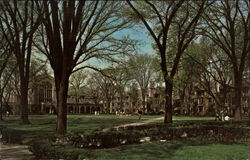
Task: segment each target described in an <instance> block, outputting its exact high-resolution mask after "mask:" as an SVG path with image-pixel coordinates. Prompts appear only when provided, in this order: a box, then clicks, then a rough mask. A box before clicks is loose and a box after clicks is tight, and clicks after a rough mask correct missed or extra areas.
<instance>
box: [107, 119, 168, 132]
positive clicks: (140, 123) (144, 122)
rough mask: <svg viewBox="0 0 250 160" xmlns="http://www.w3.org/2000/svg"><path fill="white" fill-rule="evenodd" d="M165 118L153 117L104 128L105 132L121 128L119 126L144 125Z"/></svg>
mask: <svg viewBox="0 0 250 160" xmlns="http://www.w3.org/2000/svg"><path fill="white" fill-rule="evenodd" d="M163 119H164V117H160V118H152V119H148V120H145V121H141V122H135V123H128V124H122V125H119V126H115V127H111V128H105V129H103V131H104V132H105V131H108V130H110V129H116V130H119V128H126V127H129V126H142V125H145V124H149V123H152V122H155V121H159V120H163Z"/></svg>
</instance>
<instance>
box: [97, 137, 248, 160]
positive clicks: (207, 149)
mask: <svg viewBox="0 0 250 160" xmlns="http://www.w3.org/2000/svg"><path fill="white" fill-rule="evenodd" d="M93 155H94V156H93V158H94V159H96V160H130V159H132V160H247V158H250V147H249V145H246V144H233V145H224V144H210V145H204V146H191V145H187V144H185V143H181V142H177V141H171V142H164V143H163V142H153V143H143V144H135V145H129V146H122V147H118V148H115V149H106V150H98V151H96V152H95V154H93Z"/></svg>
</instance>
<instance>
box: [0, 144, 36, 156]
mask: <svg viewBox="0 0 250 160" xmlns="http://www.w3.org/2000/svg"><path fill="white" fill-rule="evenodd" d="M33 159H34V156H33V155H32V152H30V151H29V149H28V146H24V145H15V144H2V143H1V142H0V160H33Z"/></svg>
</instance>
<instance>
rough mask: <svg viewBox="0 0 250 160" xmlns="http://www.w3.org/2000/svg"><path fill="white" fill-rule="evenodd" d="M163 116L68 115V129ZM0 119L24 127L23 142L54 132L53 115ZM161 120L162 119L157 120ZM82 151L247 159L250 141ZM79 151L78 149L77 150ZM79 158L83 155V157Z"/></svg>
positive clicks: (141, 157)
mask: <svg viewBox="0 0 250 160" xmlns="http://www.w3.org/2000/svg"><path fill="white" fill-rule="evenodd" d="M158 117H162V116H160V115H159V116H148V115H144V116H142V120H138V116H136V115H135V116H129V117H118V116H115V115H100V116H94V115H68V132H70V133H72V132H85V133H86V132H87V133H90V132H92V131H94V130H97V129H99V130H100V129H104V128H109V127H113V126H117V125H121V124H127V123H132V122H138V121H143V120H146V119H151V118H158ZM4 119H5V121H0V128H2V127H7V128H10V129H15V130H19V131H26V132H27V133H26V135H24V136H23V137H22V139H23V142H25V141H28V140H30V139H32V138H34V137H35V136H36V138H37V136H40V139H42V138H44V137H46V136H48V135H53V134H54V131H55V123H56V116H55V115H32V116H30V121H31V123H32V124H30V125H18V122H19V117H18V116H10V117H4ZM173 119H174V121H175V122H174V123H179V122H181V121H197V123H200V122H201V121H213V120H214V117H184V116H177V117H174V118H173ZM156 123H158V122H156ZM160 123H161V122H160ZM64 150H65V151H66V150H71V151H74V150H76V149H75V148H74V147H73V146H71V147H65V148H64ZM77 150H82V151H84V152H83V154H82V155H81V157H83V158H86V157H84V156H85V155H84V153H88V154H87V159H89V160H92V159H93V160H159V159H160V160H247V159H250V142H249V141H245V142H241V143H237V144H230V145H226V144H207V145H205V144H204V145H197V144H195V143H193V142H190V141H186V140H178V141H177V140H173V141H167V142H159V141H152V142H147V143H141V144H131V145H122V146H120V147H115V148H110V149H79V148H78V149H77ZM79 153H80V152H79ZM83 158H82V159H83Z"/></svg>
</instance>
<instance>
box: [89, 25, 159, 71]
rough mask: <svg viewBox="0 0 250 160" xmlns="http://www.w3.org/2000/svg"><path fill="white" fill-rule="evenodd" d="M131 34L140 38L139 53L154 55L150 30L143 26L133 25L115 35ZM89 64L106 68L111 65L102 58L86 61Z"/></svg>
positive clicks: (134, 37) (135, 37) (136, 38)
mask: <svg viewBox="0 0 250 160" xmlns="http://www.w3.org/2000/svg"><path fill="white" fill-rule="evenodd" d="M128 35H129V36H130V38H131V39H134V40H138V41H139V42H138V43H139V45H138V51H137V52H138V54H152V55H154V53H155V51H154V49H153V48H152V39H151V37H150V35H149V34H148V32H147V31H146V30H145V29H144V28H143V27H133V28H131V29H124V30H123V31H119V32H117V33H115V34H114V35H113V36H115V37H123V36H128ZM86 63H87V64H91V65H95V66H97V67H98V68H104V67H107V66H109V65H110V64H109V63H107V62H103V61H101V60H97V59H95V58H93V59H91V60H89V61H88V62H86Z"/></svg>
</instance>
